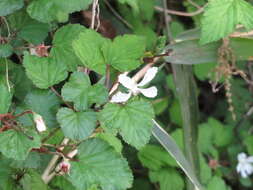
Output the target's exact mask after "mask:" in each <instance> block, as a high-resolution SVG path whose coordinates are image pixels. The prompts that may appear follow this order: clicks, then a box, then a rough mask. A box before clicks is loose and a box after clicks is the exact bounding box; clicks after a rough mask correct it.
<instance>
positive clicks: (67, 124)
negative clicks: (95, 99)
mask: <svg viewBox="0 0 253 190" xmlns="http://www.w3.org/2000/svg"><path fill="white" fill-rule="evenodd" d="M57 120H58V122H59V123H60V125H61V128H62V130H63V133H64V134H65V136H66V137H69V138H71V139H74V140H83V139H85V138H87V137H89V136H90V135H91V134H92V132H93V131H94V129H95V127H96V123H97V118H96V113H95V112H74V111H73V110H71V109H68V108H61V109H60V110H59V111H58V113H57Z"/></svg>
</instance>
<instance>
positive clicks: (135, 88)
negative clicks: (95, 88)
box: [110, 67, 158, 103]
mask: <svg viewBox="0 0 253 190" xmlns="http://www.w3.org/2000/svg"><path fill="white" fill-rule="evenodd" d="M157 71H158V68H157V67H151V68H150V69H148V70H147V72H146V74H145V75H144V77H143V79H142V81H141V82H140V83H138V84H137V83H136V82H135V81H134V80H133V79H131V78H130V77H128V76H127V75H126V74H121V75H119V83H120V84H122V85H123V86H124V87H126V88H127V89H128V90H129V91H128V93H123V92H120V91H119V92H117V93H116V94H115V95H113V96H112V99H111V101H110V102H112V103H121V102H126V101H127V100H128V99H129V98H130V97H131V96H132V95H134V96H136V95H137V94H139V93H141V94H143V95H144V96H146V97H148V98H154V97H156V96H157V88H156V87H155V86H152V87H149V88H140V87H143V86H145V85H146V84H148V83H149V82H150V81H151V80H152V79H153V78H154V77H155V75H156V73H157Z"/></svg>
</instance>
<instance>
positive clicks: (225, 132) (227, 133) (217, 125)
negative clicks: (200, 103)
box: [208, 118, 233, 147]
mask: <svg viewBox="0 0 253 190" xmlns="http://www.w3.org/2000/svg"><path fill="white" fill-rule="evenodd" d="M208 124H209V126H210V127H213V131H214V140H213V142H214V144H215V145H216V146H217V147H226V146H228V145H229V144H231V143H232V140H233V128H232V127H231V126H224V125H223V124H222V123H221V122H219V121H218V120H216V119H213V118H209V119H208Z"/></svg>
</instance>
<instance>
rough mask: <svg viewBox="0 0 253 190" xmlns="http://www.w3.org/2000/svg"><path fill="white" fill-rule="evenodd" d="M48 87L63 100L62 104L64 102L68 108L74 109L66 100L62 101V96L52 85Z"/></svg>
mask: <svg viewBox="0 0 253 190" xmlns="http://www.w3.org/2000/svg"><path fill="white" fill-rule="evenodd" d="M50 89H51V90H52V92H53V93H54V94H55V95H56V96H58V97H59V98H61V100H62V101H63V102H64V104H65V105H66V106H68V108H70V109H72V110H74V111H76V110H75V108H74V107H73V106H71V105H70V104H69V103H67V102H66V101H64V99H63V97H62V96H61V95H60V94H59V93H58V92H57V90H56V89H55V88H54V87H53V86H51V87H50Z"/></svg>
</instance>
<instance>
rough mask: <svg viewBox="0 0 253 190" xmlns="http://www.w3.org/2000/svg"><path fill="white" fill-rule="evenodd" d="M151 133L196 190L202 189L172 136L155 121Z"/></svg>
mask: <svg viewBox="0 0 253 190" xmlns="http://www.w3.org/2000/svg"><path fill="white" fill-rule="evenodd" d="M153 123H154V127H153V129H152V133H153V135H154V137H155V138H156V139H157V140H158V141H159V142H160V143H161V145H162V146H163V147H164V148H165V149H166V150H167V151H168V153H169V154H170V155H171V156H172V157H173V158H174V159H175V160H176V162H177V164H178V165H179V166H180V167H181V169H182V170H183V171H184V173H185V174H186V176H187V177H188V178H189V179H190V180H191V182H192V183H193V184H194V185H195V188H196V190H203V187H202V186H201V185H200V182H199V181H198V179H197V177H196V175H195V173H194V171H193V169H192V167H191V165H190V163H189V161H188V160H187V159H186V158H185V156H184V154H183V152H182V151H181V150H180V148H179V146H178V145H177V144H176V143H175V141H174V140H173V139H172V137H171V136H170V135H169V134H168V133H167V132H166V131H165V130H164V129H163V128H162V127H161V126H160V125H159V124H158V123H157V122H156V121H155V120H153Z"/></svg>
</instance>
